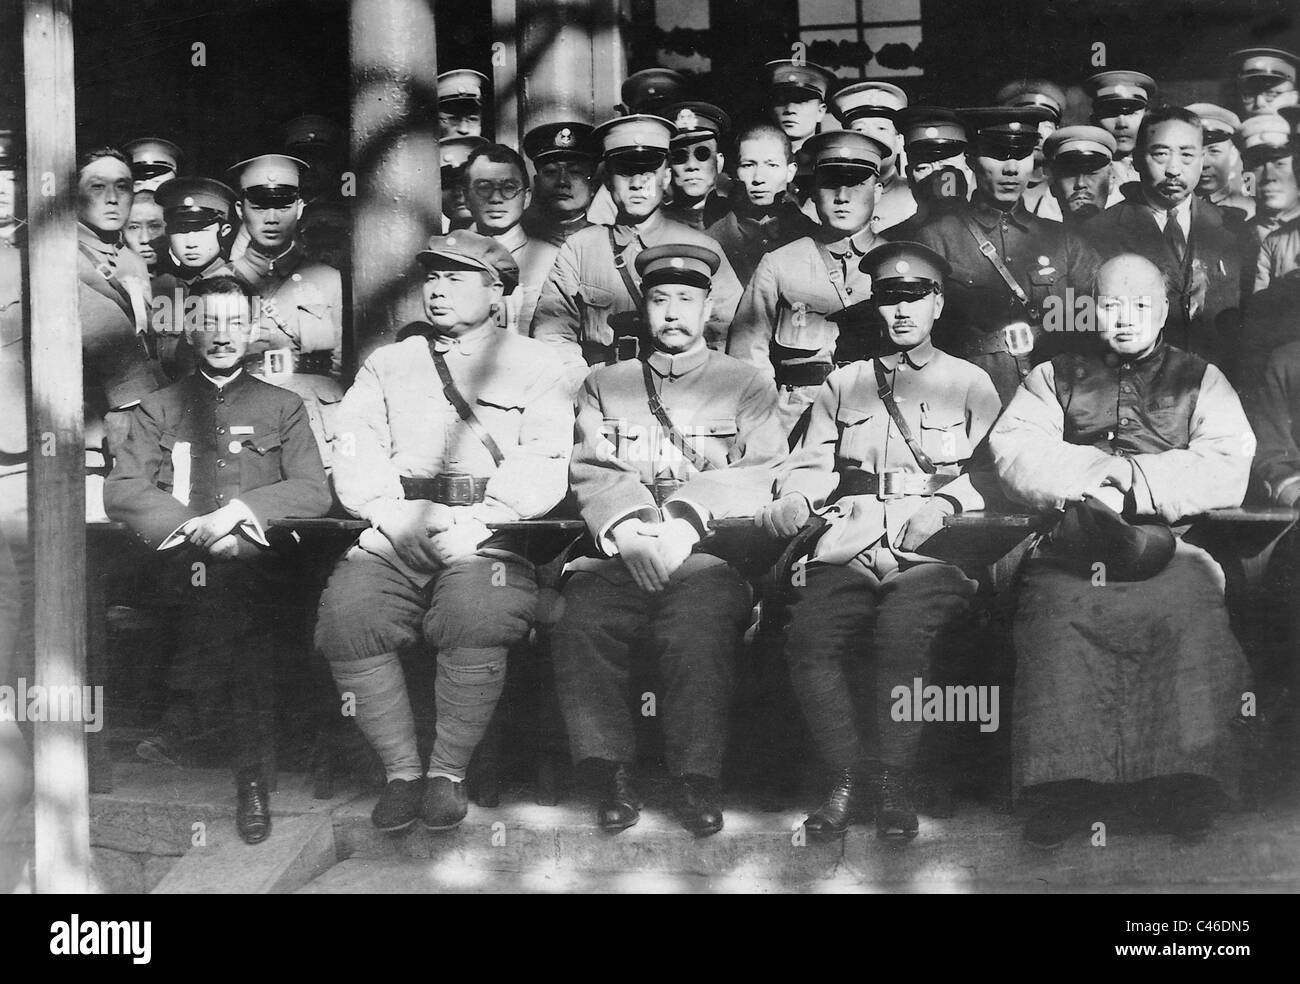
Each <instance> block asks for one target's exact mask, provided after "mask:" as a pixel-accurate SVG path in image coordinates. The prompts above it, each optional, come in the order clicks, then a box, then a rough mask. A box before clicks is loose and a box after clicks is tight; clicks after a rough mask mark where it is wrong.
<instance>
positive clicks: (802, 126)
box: [763, 58, 837, 203]
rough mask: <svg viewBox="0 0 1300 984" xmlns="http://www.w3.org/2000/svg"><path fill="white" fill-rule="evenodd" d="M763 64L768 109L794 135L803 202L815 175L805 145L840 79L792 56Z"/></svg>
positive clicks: (797, 185)
mask: <svg viewBox="0 0 1300 984" xmlns="http://www.w3.org/2000/svg"><path fill="white" fill-rule="evenodd" d="M763 68H764V71H765V73H766V75H767V80H768V99H767V105H768V113H769V115H770V116H771V118H772V122H773V123H775V124H776V125H777V126H779V127H780V128H781V129H782V130H784V131H785V135H786V136H787V137H789V138H790V148H791V149H792V150H793V151H794V157H795V161H796V162H797V163H798V164H799V170H798V172H797V173H796V175H795V192H796V194H797V195H798V196H799V198H800V201H801V203H802V202H803V201H804V200H805V199H807V197H808V195H809V193H810V192H809V188H808V187H807V186H808V183H809V182H810V181H811V179H812V164H811V162H809V161H807V160H806V159H805V157H804V155H803V154H802V151H803V147H804V144H805V143H806V142H807V141H808V139H809V138H810V137H812V136H813V134H815V133H817V130H818V128H819V127H820V126H821V122H822V120H824V119H825V118H826V98H827V96H828V95H829V93H830V91H831V89H832V87H834V85H835V83H836V81H837V80H836V78H835V75H834V73H832V72H831V71H830V70H829V69H825V68H822V67H821V66H820V65H814V64H812V63H811V62H801V63H798V64H796V63H795V62H794V61H791V60H790V59H788V58H786V59H778V60H777V61H770V62H768V63H767V64H766V65H764V66H763Z"/></svg>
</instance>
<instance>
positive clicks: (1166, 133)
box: [1085, 106, 1242, 376]
mask: <svg viewBox="0 0 1300 984" xmlns="http://www.w3.org/2000/svg"><path fill="white" fill-rule="evenodd" d="M1133 156H1134V161H1135V163H1136V166H1137V169H1138V174H1139V183H1138V184H1137V185H1136V186H1133V185H1128V186H1126V187H1125V189H1124V201H1122V202H1119V203H1118V204H1116V205H1112V206H1111V207H1110V208H1108V209H1106V211H1105V212H1103V213H1102V214H1101V215H1099V216H1097V217H1096V218H1095V219H1093V220H1091V221H1090V222H1089V223H1088V225H1087V226H1086V227H1085V230H1086V235H1087V236H1088V237H1089V238H1090V239H1091V241H1092V243H1093V245H1094V247H1095V248H1096V249H1097V251H1098V252H1099V253H1100V254H1101V256H1102V259H1103V260H1104V259H1109V258H1110V257H1113V256H1117V255H1119V254H1121V253H1137V254H1138V255H1140V256H1145V257H1146V258H1147V259H1149V260H1150V261H1151V262H1152V263H1154V264H1155V265H1156V266H1157V267H1159V268H1160V270H1161V272H1162V273H1164V275H1165V280H1166V283H1167V284H1168V298H1169V320H1168V321H1167V322H1166V323H1165V338H1166V339H1167V340H1168V342H1169V344H1171V345H1174V346H1176V347H1178V348H1181V349H1184V350H1185V351H1190V352H1194V353H1195V354H1197V355H1199V356H1201V357H1203V358H1205V359H1207V360H1209V361H1210V362H1213V363H1215V364H1216V365H1218V366H1220V367H1221V368H1224V369H1225V371H1227V372H1228V374H1229V376H1232V375H1233V371H1232V369H1233V367H1232V366H1230V365H1226V364H1225V363H1226V361H1227V360H1229V359H1230V357H1231V355H1232V352H1233V342H1234V341H1235V339H1236V336H1237V333H1238V329H1239V316H1240V311H1239V308H1240V303H1241V257H1242V240H1241V235H1242V224H1241V220H1240V218H1239V216H1238V215H1237V213H1235V212H1225V210H1223V209H1221V208H1219V207H1218V206H1217V205H1212V204H1210V203H1209V202H1207V201H1205V200H1203V199H1200V198H1198V197H1197V196H1196V195H1195V194H1193V192H1194V191H1195V190H1196V184H1197V182H1198V181H1199V180H1200V175H1201V165H1202V157H1203V135H1202V129H1201V120H1200V118H1199V117H1198V116H1196V115H1195V114H1194V113H1189V112H1188V111H1187V110H1185V109H1182V108H1179V107H1171V106H1165V107H1161V108H1160V109H1156V110H1152V111H1150V112H1148V113H1147V115H1146V116H1145V117H1144V118H1143V120H1142V125H1141V126H1140V127H1139V129H1138V135H1137V148H1136V150H1135V151H1134V155H1133Z"/></svg>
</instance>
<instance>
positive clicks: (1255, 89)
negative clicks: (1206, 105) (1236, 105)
mask: <svg viewBox="0 0 1300 984" xmlns="http://www.w3.org/2000/svg"><path fill="white" fill-rule="evenodd" d="M1228 66H1229V71H1231V72H1232V73H1233V74H1234V75H1235V76H1236V80H1237V95H1238V96H1239V97H1240V98H1241V115H1242V117H1243V118H1249V117H1251V116H1264V115H1267V114H1270V113H1276V112H1277V111H1278V110H1280V109H1283V108H1284V107H1286V106H1294V105H1296V104H1297V101H1298V100H1300V94H1297V92H1296V68H1297V66H1300V57H1297V56H1296V55H1294V54H1292V53H1291V52H1289V51H1283V50H1282V49H1281V48H1243V49H1241V50H1240V51H1234V52H1233V53H1232V54H1230V55H1229V56H1228Z"/></svg>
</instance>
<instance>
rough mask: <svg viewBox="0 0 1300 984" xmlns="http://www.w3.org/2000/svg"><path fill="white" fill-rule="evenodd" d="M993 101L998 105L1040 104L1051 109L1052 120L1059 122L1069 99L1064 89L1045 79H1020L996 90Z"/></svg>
mask: <svg viewBox="0 0 1300 984" xmlns="http://www.w3.org/2000/svg"><path fill="white" fill-rule="evenodd" d="M993 101H994V102H995V103H997V104H998V105H999V106H1042V107H1043V108H1044V109H1049V110H1051V111H1052V116H1053V122H1056V123H1060V122H1061V117H1062V116H1063V115H1065V107H1066V106H1067V105H1068V103H1069V100H1068V99H1067V98H1066V95H1065V91H1064V90H1063V89H1062V88H1061V87H1060V86H1059V85H1057V84H1056V83H1055V82H1049V81H1048V80H1047V79H1020V80H1018V81H1015V82H1008V83H1007V84H1006V85H1004V86H1003V87H1002V88H1001V89H999V90H998V93H997V95H996V96H994V97H993Z"/></svg>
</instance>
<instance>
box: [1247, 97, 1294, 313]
mask: <svg viewBox="0 0 1300 984" xmlns="http://www.w3.org/2000/svg"><path fill="white" fill-rule="evenodd" d="M1237 147H1238V149H1239V150H1240V151H1241V160H1242V166H1243V167H1245V169H1246V170H1247V171H1248V172H1249V173H1250V175H1251V180H1252V182H1253V183H1254V185H1255V214H1254V215H1252V216H1251V218H1250V220H1249V221H1248V222H1247V223H1246V230H1247V232H1246V257H1247V259H1246V266H1247V269H1248V270H1254V271H1255V274H1254V283H1253V289H1254V292H1255V293H1257V294H1258V293H1260V292H1262V291H1264V290H1266V289H1267V288H1268V287H1269V286H1270V285H1271V284H1272V282H1273V280H1274V279H1275V278H1276V277H1277V276H1280V275H1281V274H1283V273H1286V272H1287V271H1288V270H1290V269H1293V266H1291V265H1287V266H1285V267H1284V266H1283V265H1282V264H1280V263H1278V262H1277V261H1278V260H1280V259H1282V256H1283V254H1282V253H1280V252H1279V250H1278V249H1277V247H1278V245H1279V241H1278V240H1274V242H1273V244H1272V245H1271V247H1268V248H1265V243H1267V242H1268V240H1269V238H1270V237H1271V236H1272V235H1273V233H1275V232H1278V231H1279V230H1281V229H1282V228H1283V226H1287V225H1294V224H1295V220H1296V219H1297V218H1300V186H1298V185H1297V183H1296V173H1295V166H1294V163H1293V161H1294V157H1293V153H1292V137H1291V125H1290V124H1289V123H1287V121H1286V120H1285V119H1283V118H1282V117H1281V116H1252V117H1250V118H1249V119H1247V120H1246V121H1245V122H1243V123H1242V124H1241V127H1240V128H1239V129H1238V130H1237ZM1296 259H1297V258H1296V257H1294V256H1292V257H1290V262H1291V264H1294V263H1295V262H1296Z"/></svg>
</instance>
